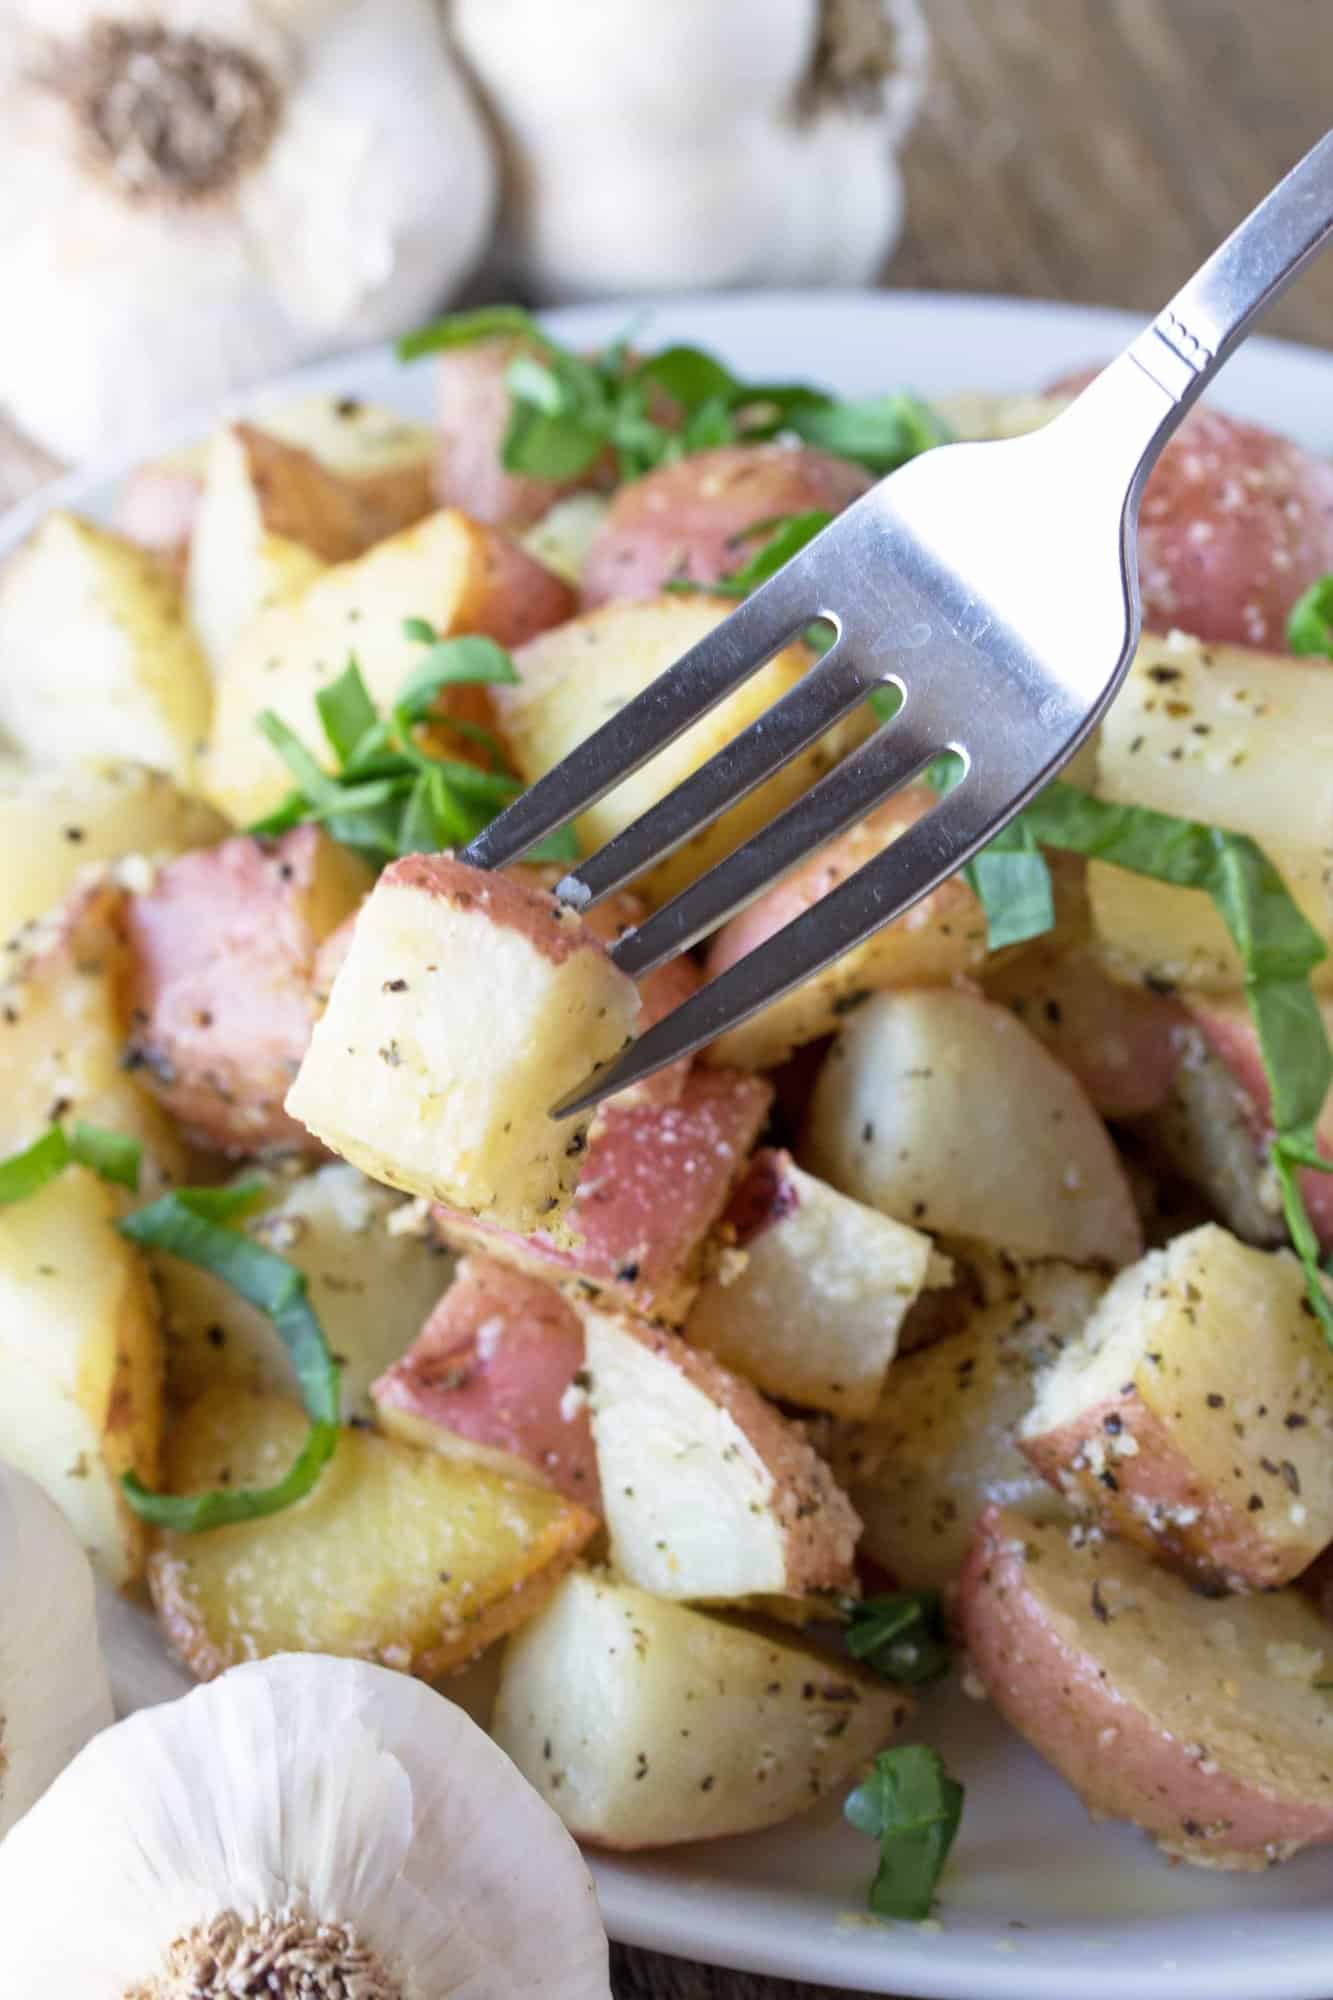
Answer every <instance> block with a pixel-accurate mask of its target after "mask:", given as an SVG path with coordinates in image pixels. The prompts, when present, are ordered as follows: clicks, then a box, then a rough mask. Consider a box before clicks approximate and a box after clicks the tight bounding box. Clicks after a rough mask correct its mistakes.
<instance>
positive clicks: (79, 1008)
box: [0, 879, 185, 1197]
mask: <svg viewBox="0 0 1333 2000" xmlns="http://www.w3.org/2000/svg"><path fill="white" fill-rule="evenodd" d="M126 906H127V899H126V896H125V894H124V892H123V891H122V890H120V889H117V888H116V887H114V885H113V884H111V883H110V882H107V881H105V880H97V879H92V880H90V881H89V882H88V883H87V884H86V885H85V886H84V887H82V888H80V889H76V890H75V891H74V893H73V895H72V896H71V897H70V899H69V901H68V902H66V903H63V904H61V905H60V906H59V908H57V909H55V910H52V911H51V912H50V913H49V914H48V916H47V917H46V918H44V919H43V921H42V922H41V923H40V924H35V925H33V926H31V927H30V928H29V929H26V930H25V931H24V932H23V933H22V934H21V935H20V936H19V937H17V938H14V939H11V940H10V945H9V948H8V949H7V951H6V953H5V975H6V976H5V983H4V985H3V987H2V988H0V1054H2V1056H3V1063H4V1078H5V1089H4V1091H3V1093H0V1157H3V1156H4V1155H6V1154H9V1153H15V1152H18V1151H19V1150H20V1149H21V1148H22V1147H24V1146H29V1145H31V1144H32V1142H33V1140H34V1139H38V1138H40V1137H41V1135H42V1133H43V1132H45V1131H46V1129H47V1127H48V1126H49V1125H50V1124H51V1123H52V1121H53V1120H56V1119H66V1118H68V1119H83V1120H85V1121H86V1122H87V1123H88V1124H90V1125H101V1126H104V1127H106V1128H107V1129H108V1130H110V1131H113V1132H121V1133H124V1134H125V1135H126V1136H127V1137H128V1138H132V1139H137V1140H138V1141H139V1143H140V1145H141V1146H142V1148H143V1156H142V1159H141V1162H140V1169H139V1191H140V1193H141V1194H143V1195H144V1196H146V1197H152V1196H154V1195H157V1194H160V1193H161V1192H162V1189H163V1187H164V1186H165V1185H168V1184H169V1183H171V1182H172V1181H176V1180H180V1179H182V1178H183V1176H184V1167H185V1153H184V1148H183V1147H182V1145H181V1141H180V1139H179V1137H178V1135H177V1133H176V1131H175V1128H174V1127H173V1126H172V1124H171V1123H170V1121H169V1120H168V1119H167V1118H165V1117H164V1116H163V1114H162V1112H161V1111H160V1110H159V1109H158V1107H157V1105H156V1104H155V1103H154V1102H153V1100H152V1098H151V1097H150V1096H149V1094H148V1092H147V1091H145V1090H143V1089H142V1088H141V1087H140V1085H139V1083H138V1081H137V1080H136V1078H134V1077H133V1076H131V1075H129V1074H128V1073H127V1071H126V1068H125V1062H124V1055H125V1038H126V1036H127V1034H128V1032H129V1026H130V1001H131V979H132V964H131V959H130V951H129V945H128V941H127V912H126Z"/></svg>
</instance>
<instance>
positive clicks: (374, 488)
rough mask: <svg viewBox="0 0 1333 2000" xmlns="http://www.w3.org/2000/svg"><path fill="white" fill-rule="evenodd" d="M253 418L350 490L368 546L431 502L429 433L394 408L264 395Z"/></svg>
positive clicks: (351, 399)
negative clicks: (359, 510)
mask: <svg viewBox="0 0 1333 2000" xmlns="http://www.w3.org/2000/svg"><path fill="white" fill-rule="evenodd" d="M255 422H256V423H257V424H259V425H261V426H262V428H263V429H264V430H265V431H266V432H267V433H268V435H269V436H270V437H275V438H281V439H282V440H283V442H284V443H286V444H290V445H299V446H300V447H301V449H302V450H303V451H308V452H311V453H312V454H313V455H314V457H316V458H317V459H318V460H319V462H320V464H321V465H323V466H326V467H327V468H328V470H329V471H330V472H333V473H336V474H337V475H338V477H339V478H340V479H342V480H343V481H344V482H345V483H346V484H347V485H349V486H350V487H351V488H352V490H353V491H354V492H355V494H356V496H357V498H358V500H359V501H360V503H361V508H362V513H363V516H364V518H365V519H366V522H367V524H368V528H369V530H370V532H369V533H368V536H367V543H368V544H369V542H377V541H380V540H381V539H382V538H383V537H384V536H386V535H394V534H397V532H398V530H399V529H400V528H407V527H410V526H411V525H412V523H413V522H414V521H419V520H421V519H422V518H423V516H425V515H426V514H429V513H430V512H431V510H432V508H433V507H434V506H435V500H434V496H433V490H432V478H431V475H432V470H433V465H434V458H435V448H436V437H435V432H434V430H433V429H432V427H431V426H430V425H429V424H417V423H413V422H411V421H410V419H409V418H407V417H405V416H404V415H403V414H402V412H401V410H390V409H386V408H385V407H384V406H383V405H382V404H379V403H363V402H362V401H361V399H360V398H359V397H357V396H321V395H316V396H298V397H296V398H295V399H289V398H286V397H284V398H282V399H280V400H278V401H273V400H271V399H270V398H268V397H265V398H263V399H262V400H261V401H260V402H259V403H258V404H257V405H256V406H255Z"/></svg>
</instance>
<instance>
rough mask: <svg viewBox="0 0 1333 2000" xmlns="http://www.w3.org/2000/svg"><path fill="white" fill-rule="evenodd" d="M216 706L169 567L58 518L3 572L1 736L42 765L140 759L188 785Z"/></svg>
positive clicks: (87, 526)
mask: <svg viewBox="0 0 1333 2000" xmlns="http://www.w3.org/2000/svg"><path fill="white" fill-rule="evenodd" d="M211 705H212V693H211V689H210V685H209V674H208V665H207V662H206V661H205V659H204V656H203V654H202V653H201V651H200V650H199V645H198V642H197V640H196V639H195V637H194V634H193V633H192V632H191V630H190V627H189V624H188V623H187V621H186V617H185V608H184V605H183V603H182V600H181V589H180V584H179V583H178V582H177V580H176V578H175V577H174V576H173V575H172V573H171V571H170V570H169V569H168V568H167V567H166V565H165V564H163V563H161V562H159V561H158V560H157V558H156V557H155V556H151V555H148V554H147V553H146V552H145V551H144V550H143V549H141V548H138V547H136V545H135V544H134V543H133V542H130V541H127V540H125V538H124V537H123V536H121V535H115V534H112V533H111V532H110V530H109V529H106V528H98V527H94V526H93V524H92V522H90V521H83V520H80V519H79V517H78V516H77V515H75V514H67V513H63V512H60V511H59V510H57V511H54V512H52V513H50V514H48V515H47V516H46V518H45V519H44V520H43V522H42V524H41V526H40V527H39V528H38V529H37V530H36V531H35V533H34V534H33V535H31V536H30V537H29V539H28V540H27V541H26V542H25V543H24V544H23V547H22V548H21V549H20V550H19V551H18V553H17V555H15V556H13V557H11V558H10V560H9V561H8V562H7V563H6V564H5V567H4V570H3V572H0V729H3V730H4V731H5V732H6V733H7V734H8V736H9V737H10V738H11V739H12V741H13V742H14V743H15V744H16V745H17V746H18V748H19V749H20V750H21V751H22V752H23V754H24V755H25V756H26V757H31V758H33V759H34V760H35V761H38V762H41V761H46V762H49V763H57V764H58V763H65V764H69V763H78V762H82V761H84V760H86V759H89V758H97V757H124V758H132V759H133V760H134V761H135V762H137V763H140V764H148V765H150V766H151V767H152V768H153V769H154V770H157V771H167V772H169V773H170V774H171V776H172V777H174V778H176V779H177V780H178V781H179V782H181V783H184V784H186V785H189V784H190V782H191V779H192V777H193V773H194V768H195V762H196V759H197V757H198V753H199V751H200V749H201V748H202V746H203V742H204V739H205V737H206V736H207V735H208V725H209V711H210V708H211Z"/></svg>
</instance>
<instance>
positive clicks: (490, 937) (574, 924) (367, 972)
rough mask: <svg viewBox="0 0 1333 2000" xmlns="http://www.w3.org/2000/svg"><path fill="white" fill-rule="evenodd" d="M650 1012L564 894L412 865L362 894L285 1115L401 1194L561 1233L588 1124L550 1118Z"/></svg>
mask: <svg viewBox="0 0 1333 2000" xmlns="http://www.w3.org/2000/svg"><path fill="white" fill-rule="evenodd" d="M638 1006H639V1000H638V994H637V993H636V991H635V989H634V986H633V983H632V982H631V981H630V980H629V979H627V978H626V976H625V974H624V973H623V972H619V971H617V969H616V967H615V966H614V965H613V964H612V963H611V961H610V959H609V958H608V957H607V954H606V951H605V948H604V946H603V945H602V944H601V943H600V942H599V941H598V940H597V939H596V938H595V937H593V936H592V934H591V933H590V932H589V931H588V930H587V928H586V927H585V926H584V925H583V924H582V923H581V922H580V921H579V919H578V918H577V917H576V916H574V915H573V914H572V912H570V911H569V910H567V909H565V908H563V907H562V906H560V905H558V904H557V903H556V902H555V900H554V898H553V897H551V896H549V895H545V894H543V893H541V892H539V891H536V890H533V889H531V888H529V887H527V886H526V885H525V884H522V883H520V882H518V881H515V880H514V879H513V878H512V877H508V876H502V875H493V874H483V873H482V872H481V871H480V870H478V869H475V868H468V867H465V866H464V865H463V863H462V862H459V861H454V860H452V859H451V858H450V857H449V856H448V855H426V854H414V855H409V856H408V857H407V858H406V859H405V860H402V861H395V862H393V863H391V865H390V866H389V867H388V868H386V869H385V871H384V873H383V874H382V875H381V876H380V878H379V881H378V882H377V883H376V885H375V888H374V889H373V891H372V892H371V894H370V896H369V897H368V898H367V899H366V902H365V904H364V906H363V908H362V910H361V914H360V915H359V917H358V918H357V921H356V930H355V932H354V933H353V936H352V942H351V949H350V950H349V952H348V954H347V956H346V958H345V959H344V960H343V963H342V967H341V969H340V970H339V972H338V976H337V978H336V979H335V980H334V982H333V990H332V992H331V993H330V995H329V1000H328V1005H327V1007H326V1008H325V1011H324V1013H323V1015H322V1016H321V1018H320V1020H319V1022H318V1024H317V1025H316V1028H315V1031H314V1034H313V1036H312V1038H311V1042H310V1046H309V1049H308V1050H307V1052H306V1056H305V1060H304V1061H303V1063H302V1064H301V1068H300V1072H299V1074H298V1075H297V1078H296V1081H295V1083H294V1084H293V1085H292V1088H291V1091H290V1092H289V1094H288V1098H287V1109H288V1111H289V1112H290V1113H291V1115H292V1116H293V1117H294V1118H298V1119H300V1120H301V1122H302V1123H303V1124H304V1125H306V1126H307V1127H308V1129H309V1130H310V1131H311V1132H312V1133H313V1134H314V1135H315V1137H316V1138H319V1139H322V1140H323V1141H324V1142H325V1143H326V1144H327V1145H329V1146H330V1147H331V1148H332V1149H333V1151H334V1152H336V1153H341V1154H342V1156H343V1157H344V1158H345V1159H349V1160H351V1161H352V1163H353V1164H354V1165H355V1166H359V1167H362V1168H363V1169H364V1170H365V1171H366V1172H367V1173H369V1174H370V1175H372V1177H373V1178H375V1179H376V1180H382V1181H387V1182H388V1184H389V1185H390V1187H400V1188H403V1189H404V1190H405V1191H406V1192H407V1193H408V1194H417V1195H424V1196H427V1197H428V1198H430V1199H432V1200H435V1201H443V1202H446V1203H448V1204H449V1206H451V1207H454V1208H466V1209H471V1210H473V1211H474V1212H476V1213H479V1214H486V1215H489V1216H491V1217H492V1218H493V1219H494V1220H496V1221H498V1222H502V1223H504V1224H505V1226H506V1227H509V1228H513V1229H518V1230H526V1229H531V1228H533V1227H535V1226H536V1225H537V1224H538V1223H539V1222H541V1221H543V1220H545V1221H546V1222H547V1225H548V1226H549V1225H550V1223H551V1221H552V1219H553V1217H554V1214H555V1211H556V1210H557V1209H558V1208H559V1207H560V1206H561V1205H562V1204H563V1203H564V1202H565V1201H566V1200H567V1199H568V1197H569V1195H570V1193H571V1191H572V1189H573V1186H574V1182H575V1180H576V1179H577V1177H578V1172H579V1162H580V1156H581V1155H582V1153H583V1150H584V1145H585V1135H586V1132H587V1126H588V1122H589V1121H588V1120H587V1119H584V1120H583V1121H581V1122H580V1121H579V1120H577V1119H566V1120H563V1121H560V1122H557V1121H555V1120H553V1119H552V1117H551V1115H550V1109H551V1105H552V1104H553V1103H555V1102H556V1100H557V1099H558V1098H560V1097H561V1096H562V1095H564V1094H565V1093H566V1092H567V1091H570V1090H572V1089H573V1088H574V1087H575V1085H577V1084H579V1083H581V1082H582V1081H583V1079H584V1078H585V1077H586V1076H587V1074H588V1072H589V1070H590V1069H591V1068H592V1067H593V1066H594V1065H595V1064H596V1063H598V1062H602V1061H606V1060H607V1059H609V1058H610V1057H611V1056H613V1055H616V1054H618V1053H619V1051H620V1050H621V1049H622V1048H623V1047H624V1045H625V1042H626V1041H627V1040H628V1038H629V1036H630V1033H631V1030H632V1028H633V1025H634V1020H635V1017H636V1015H637V1013H638Z"/></svg>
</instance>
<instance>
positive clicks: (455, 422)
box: [435, 339, 615, 528]
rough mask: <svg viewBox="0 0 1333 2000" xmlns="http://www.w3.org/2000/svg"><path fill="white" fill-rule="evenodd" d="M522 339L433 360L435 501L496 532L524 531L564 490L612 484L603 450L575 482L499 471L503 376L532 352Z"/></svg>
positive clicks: (504, 423) (449, 351)
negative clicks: (437, 442) (437, 435)
mask: <svg viewBox="0 0 1333 2000" xmlns="http://www.w3.org/2000/svg"><path fill="white" fill-rule="evenodd" d="M533 353H535V350H534V348H533V347H532V346H531V344H530V343H529V342H527V341H524V340H521V339H512V340H484V341H478V342H477V343H476V344H475V345H474V346H470V347H453V348H446V349H445V351H444V353H442V354H441V355H440V356H439V357H438V359H437V361H436V363H435V421H436V425H437V427H438V429H439V433H440V447H439V454H438V456H437V458H436V461H435V498H436V500H437V501H438V503H439V505H440V506H441V507H461V508H462V509H463V511H464V513H467V514H471V515H472V517H473V519H474V520H477V521H486V522H489V523H490V524H491V525H492V526H494V527H500V528H530V527H531V526H532V524H533V522H534V521H539V520H540V519H541V517H542V515H543V514H545V513H546V512H547V510H548V508H550V507H552V506H554V504H555V502H556V501H557V500H559V499H562V498H563V497H564V495H565V494H567V493H575V492H578V491H579V490H580V488H582V487H587V486H594V487H600V488H602V489H609V488H610V487H612V486H613V485H614V484H615V463H614V460H613V459H612V457H611V455H610V453H606V454H605V455H604V456H603V457H602V458H600V459H598V460H597V462H596V463H595V465H593V466H592V467H591V468H590V469H589V471H588V472H586V473H583V474H581V475H580V476H579V477H578V478H577V479H565V480H554V479H534V478H532V477H530V476H529V475H528V474H526V473H517V472H506V471H505V469H504V466H503V465H502V464H501V462H500V449H501V446H502V445H503V443H504V435H505V431H506V429H507V427H508V423H509V390H508V387H507V385H506V382H505V371H506V369H507V368H508V367H509V364H510V362H511V361H513V360H514V359H515V358H516V357H517V356H518V355H520V354H533Z"/></svg>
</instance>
